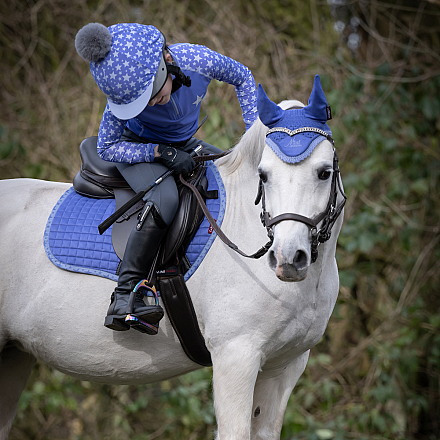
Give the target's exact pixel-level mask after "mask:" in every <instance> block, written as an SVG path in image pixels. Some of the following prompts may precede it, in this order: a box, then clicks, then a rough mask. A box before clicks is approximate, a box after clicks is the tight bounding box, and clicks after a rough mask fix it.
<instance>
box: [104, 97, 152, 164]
mask: <svg viewBox="0 0 440 440" xmlns="http://www.w3.org/2000/svg"><path fill="white" fill-rule="evenodd" d="M125 123H126V121H123V120H121V119H118V118H117V117H116V116H114V115H113V113H112V112H111V111H110V109H109V107H108V105H107V106H106V108H105V111H104V114H103V115H102V119H101V125H100V127H99V135H98V146H97V150H98V155H99V157H100V158H101V159H104V160H107V161H110V162H121V163H139V162H153V160H154V147H155V146H156V145H157V144H150V143H145V144H140V143H134V142H127V141H122V142H120V141H119V139H120V138H121V136H122V133H123V132H124V128H125Z"/></svg>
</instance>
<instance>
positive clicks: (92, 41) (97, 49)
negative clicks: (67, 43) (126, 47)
mask: <svg viewBox="0 0 440 440" xmlns="http://www.w3.org/2000/svg"><path fill="white" fill-rule="evenodd" d="M75 47H76V51H77V52H78V55H79V56H80V57H81V58H82V59H83V60H85V61H88V62H89V63H90V62H96V61H100V60H102V59H103V58H105V57H106V55H107V54H108V53H109V52H110V49H111V47H112V35H111V34H110V31H109V30H108V29H107V28H106V27H105V26H104V25H103V24H101V23H89V24H86V25H85V26H84V27H83V28H81V29H80V30H79V31H78V33H77V34H76V37H75Z"/></svg>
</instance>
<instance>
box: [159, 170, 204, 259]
mask: <svg viewBox="0 0 440 440" xmlns="http://www.w3.org/2000/svg"><path fill="white" fill-rule="evenodd" d="M188 180H189V181H190V182H191V183H192V184H193V185H194V186H196V187H197V188H198V189H199V190H200V192H201V193H202V194H204V195H206V194H208V192H207V188H208V179H207V177H206V167H205V166H199V167H197V168H196V170H195V173H193V175H192V176H191V177H190V178H189V179H188ZM178 190H179V207H178V209H177V213H176V215H175V217H174V220H173V223H172V224H171V226H170V228H169V229H168V232H167V235H166V236H165V238H164V241H163V244H162V247H161V255H160V258H159V267H165V266H166V265H167V264H169V262H170V260H171V259H172V258H173V256H175V255H176V256H177V258H180V257H182V256H183V254H184V252H185V249H186V247H187V246H188V245H189V243H190V241H191V239H192V237H193V235H194V234H195V233H196V231H197V228H198V227H199V225H200V223H201V222H202V220H203V217H204V214H203V211H202V210H201V208H200V206H199V204H198V203H197V200H196V198H195V197H193V194H192V192H191V191H190V190H188V188H186V187H184V186H183V185H181V184H180V183H179V184H178ZM204 198H205V199H206V197H204ZM179 250H181V251H179Z"/></svg>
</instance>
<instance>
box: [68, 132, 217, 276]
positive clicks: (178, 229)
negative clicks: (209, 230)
mask: <svg viewBox="0 0 440 440" xmlns="http://www.w3.org/2000/svg"><path fill="white" fill-rule="evenodd" d="M96 144H97V137H96V136H92V137H89V138H87V139H85V140H84V141H83V142H82V143H81V145H80V146H79V151H80V155H81V169H80V171H78V173H77V174H76V176H75V177H74V179H73V187H74V188H75V190H76V192H77V193H79V194H81V195H84V196H87V197H93V198H103V199H109V198H114V199H115V201H116V208H115V209H116V210H117V209H119V208H120V207H121V206H123V205H124V204H125V203H126V202H127V201H128V200H130V199H131V198H132V197H134V196H135V192H134V191H133V190H132V189H131V188H130V186H129V185H128V183H127V182H126V181H125V179H124V178H123V177H122V175H121V173H120V172H119V170H118V169H117V167H116V166H115V165H114V164H113V163H112V162H107V161H105V160H102V159H101V158H100V157H99V156H98V153H97V149H96ZM205 172H206V167H204V166H203V165H199V166H197V168H196V169H195V170H194V171H193V172H192V174H191V176H189V177H188V180H189V181H190V182H191V183H192V184H193V185H195V186H196V187H197V189H198V190H199V192H200V193H201V194H202V196H203V197H204V198H205V199H206V198H217V194H216V192H212V191H211V192H208V191H207V187H208V180H207V178H206V175H205ZM177 186H178V189H179V208H178V210H177V214H176V216H175V218H174V220H173V223H172V224H171V226H170V228H169V229H168V232H167V235H166V237H165V238H164V241H163V244H162V246H161V251H160V258H159V260H158V268H165V267H167V265H170V264H174V265H178V264H183V265H184V267H182V270H184V272H186V270H187V269H188V268H189V266H188V262H187V260H186V257H185V250H186V248H187V247H188V245H189V243H190V241H191V239H192V237H193V236H194V234H195V233H196V231H197V228H198V227H199V225H200V223H201V222H202V220H203V217H204V214H203V212H202V210H201V208H200V207H199V205H198V203H197V201H196V200H195V198H194V197H193V196H192V193H191V191H188V190H187V189H186V188H185V187H184V186H183V185H181V184H180V183H179V182H178V185H177ZM144 205H145V202H143V201H142V200H141V201H140V202H139V203H138V204H136V205H135V206H133V207H132V208H130V209H129V210H128V211H127V212H125V213H124V214H123V215H122V216H121V217H119V219H118V220H116V222H115V223H114V225H113V229H112V243H113V247H114V250H115V252H116V255H117V256H118V257H119V259H120V260H122V258H123V256H124V251H125V246H126V243H127V240H128V237H129V235H130V233H131V231H132V230H133V227H134V225H135V224H136V222H137V215H138V213H139V212H140V211H141V210H142V208H143V207H144Z"/></svg>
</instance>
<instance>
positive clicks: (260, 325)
mask: <svg viewBox="0 0 440 440" xmlns="http://www.w3.org/2000/svg"><path fill="white" fill-rule="evenodd" d="M315 83H316V81H315ZM315 85H316V84H315ZM312 93H313V92H312ZM272 104H273V103H272ZM309 104H310V101H309ZM273 105H275V104H273ZM292 105H297V106H299V107H303V105H302V104H301V103H299V102H298V101H289V102H284V103H282V104H281V107H283V108H288V107H291V106H292ZM283 111H284V110H283ZM289 111H291V110H289ZM262 113H264V112H262V111H260V117H261V114H262ZM285 113H287V111H286V112H285ZM268 125H269V124H268ZM267 132H268V128H267V127H266V126H265V125H263V124H262V123H261V122H260V121H257V122H256V123H255V124H254V125H253V127H252V128H251V129H250V130H248V132H247V133H246V134H245V135H244V136H243V138H242V139H241V141H240V143H239V144H238V145H237V146H236V147H235V148H234V150H233V152H232V153H231V154H230V155H228V156H226V157H225V158H222V159H220V160H218V161H217V162H216V165H217V167H218V169H219V171H220V173H221V176H222V178H223V181H224V185H225V189H226V194H227V208H226V213H225V216H224V220H223V224H222V229H223V230H224V232H225V233H226V234H227V235H228V236H229V238H230V239H231V240H232V241H233V242H235V243H237V244H238V245H239V246H240V248H241V249H242V250H243V251H245V252H248V253H251V252H253V251H255V250H256V248H259V247H260V246H261V245H262V244H264V243H265V242H266V241H267V236H266V230H265V228H264V227H262V225H261V222H260V218H259V214H260V209H261V208H259V207H258V206H255V204H254V199H255V195H256V192H257V188H258V183H259V174H260V177H261V178H262V181H263V182H264V183H263V186H264V192H265V207H266V210H267V212H268V213H270V215H272V216H276V215H279V214H282V213H297V214H300V215H302V216H304V217H308V218H312V217H314V216H316V215H317V214H319V213H321V212H322V211H324V210H325V209H326V207H327V205H328V200H329V194H330V192H331V188H332V178H331V176H332V174H333V173H336V171H334V168H333V158H334V148H333V145H332V143H331V142H329V140H327V139H326V138H322V139H323V140H322V141H321V142H320V143H319V144H318V145H317V146H316V147H315V148H314V149H313V151H312V153H311V154H310V155H309V157H307V158H306V159H304V160H302V161H300V162H298V163H285V162H283V161H282V160H280V158H279V157H278V156H277V155H276V154H275V152H274V151H273V149H272V148H270V147H269V146H268V145H267V143H266V142H265V139H266V134H267ZM257 170H258V171H257ZM329 176H330V177H329ZM336 180H338V183H339V184H340V182H339V176H338V177H337V179H336ZM70 186H71V185H70V184H67V183H57V182H46V181H40V180H32V179H15V180H3V181H0V206H1V208H0V242H1V248H0V262H1V264H0V266H1V275H0V356H1V357H0V439H1V440H4V439H6V438H7V437H8V433H9V431H10V428H11V425H12V423H13V419H14V416H15V412H16V408H17V404H18V400H19V398H20V394H21V392H22V391H23V389H24V387H25V385H26V382H27V379H28V377H29V374H30V372H31V369H32V367H33V365H34V363H35V362H36V360H39V361H41V362H44V363H46V364H48V365H50V366H51V367H53V368H55V369H57V370H59V371H62V372H63V373H66V374H69V375H71V376H73V377H76V378H78V379H80V380H90V381H97V382H107V383H111V384H141V383H152V382H156V381H161V380H164V379H167V378H171V377H173V376H177V375H181V374H185V373H188V372H190V371H192V370H195V369H197V368H200V366H199V365H197V364H195V363H193V362H192V361H191V360H189V358H188V357H187V356H186V355H185V353H184V352H183V350H182V348H181V345H180V343H179V340H178V339H177V337H176V335H175V333H174V331H173V329H172V327H171V324H170V322H169V320H168V319H167V318H166V317H165V318H164V319H163V321H162V322H161V326H160V330H159V334H158V335H157V336H147V335H145V334H143V333H140V332H137V331H134V330H131V331H128V332H114V331H110V330H109V329H107V328H105V327H104V326H103V319H104V317H105V314H106V312H107V308H108V304H109V296H110V293H111V292H112V291H113V289H114V282H113V281H111V280H108V279H105V278H100V277H97V276H93V275H85V274H78V273H72V272H68V271H65V270H62V269H59V268H57V267H56V266H55V265H53V264H52V263H51V262H50V261H49V259H48V258H47V256H46V254H45V251H44V248H43V231H44V229H45V225H46V221H47V219H48V217H49V215H50V213H51V210H52V208H53V206H54V205H55V203H56V202H57V200H58V199H59V198H60V196H61V195H62V194H63V193H64V192H65V191H66V190H67V189H68V188H69V187H70ZM340 190H341V187H340ZM337 200H338V203H340V202H341V201H342V193H341V192H338V196H337ZM341 225H342V215H341V216H339V217H338V218H337V220H336V222H335V225H334V228H333V231H332V235H331V238H330V239H329V240H328V241H326V242H325V243H323V244H321V245H320V246H319V252H318V257H317V260H316V262H315V263H313V264H312V256H311V237H312V236H313V234H311V230H314V228H311V227H310V226H308V225H307V224H305V223H303V222H300V221H293V219H291V220H288V221H283V222H281V223H277V224H276V225H275V226H274V227H273V228H272V230H273V233H274V235H273V244H272V246H271V248H270V250H269V254H268V258H267V259H266V258H262V259H259V260H252V259H244V258H243V257H241V256H239V255H238V254H237V253H235V252H234V251H233V250H231V249H230V248H229V247H227V246H225V245H224V244H223V243H222V242H221V241H220V240H219V239H218V237H217V238H216V240H215V241H214V244H213V246H212V248H211V250H210V251H209V253H208V254H207V256H206V257H205V259H204V260H203V262H202V264H201V266H200V267H199V268H198V269H197V271H196V272H195V274H194V275H193V276H192V277H191V278H190V279H189V280H188V282H187V285H188V288H189V291H190V292H191V295H192V300H193V303H194V308H195V310H196V314H197V318H198V320H199V324H200V328H201V332H202V334H203V336H204V338H205V342H206V346H207V348H208V349H209V351H210V353H211V357H212V363H213V389H214V398H215V399H214V402H215V403H214V406H215V414H216V419H217V425H218V432H217V439H218V440H232V439H234V440H249V439H261V440H262V439H265V440H269V439H279V438H280V432H281V428H282V423H283V416H284V411H285V408H286V405H287V401H288V399H289V396H290V394H291V392H292V390H293V388H294V386H295V384H296V382H297V380H298V378H299V377H300V376H301V374H302V373H303V371H304V369H305V366H306V363H307V360H308V357H309V350H310V348H311V347H313V346H314V345H315V344H316V343H317V342H318V341H319V340H320V338H321V337H322V335H323V333H324V331H325V328H326V326H327V323H328V320H329V318H330V315H331V313H332V310H333V307H334V305H335V302H336V298H337V295H338V289H339V280H338V270H337V265H336V260H335V250H336V241H337V236H338V234H339V231H340V228H341Z"/></svg>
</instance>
